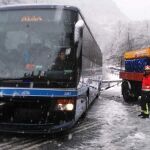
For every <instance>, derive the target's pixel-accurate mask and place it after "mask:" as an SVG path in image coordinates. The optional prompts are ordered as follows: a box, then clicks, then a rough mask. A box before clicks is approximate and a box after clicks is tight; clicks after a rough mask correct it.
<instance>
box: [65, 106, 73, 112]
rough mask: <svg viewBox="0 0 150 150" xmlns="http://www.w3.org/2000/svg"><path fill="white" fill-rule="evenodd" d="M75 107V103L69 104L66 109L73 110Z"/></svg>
mask: <svg viewBox="0 0 150 150" xmlns="http://www.w3.org/2000/svg"><path fill="white" fill-rule="evenodd" d="M73 108H74V105H73V104H67V105H66V110H68V111H72V110H73Z"/></svg>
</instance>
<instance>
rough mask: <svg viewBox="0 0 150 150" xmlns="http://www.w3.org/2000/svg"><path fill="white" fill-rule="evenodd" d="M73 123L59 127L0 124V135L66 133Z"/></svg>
mask: <svg viewBox="0 0 150 150" xmlns="http://www.w3.org/2000/svg"><path fill="white" fill-rule="evenodd" d="M74 124H75V121H74V120H72V121H69V122H65V123H63V124H61V125H54V124H51V123H50V124H49V123H47V124H23V123H21V124H20V123H0V132H1V133H19V134H21V133H22V134H23V133H25V134H53V133H59V132H62V131H66V130H68V129H70V128H71V127H73V125H74Z"/></svg>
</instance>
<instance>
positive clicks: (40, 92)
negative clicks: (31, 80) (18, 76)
mask: <svg viewBox="0 0 150 150" xmlns="http://www.w3.org/2000/svg"><path fill="white" fill-rule="evenodd" d="M2 96H43V97H75V96H77V90H75V89H73V90H69V89H68V90H66V89H65V90H63V89H59V90H58V89H28V88H0V97H2Z"/></svg>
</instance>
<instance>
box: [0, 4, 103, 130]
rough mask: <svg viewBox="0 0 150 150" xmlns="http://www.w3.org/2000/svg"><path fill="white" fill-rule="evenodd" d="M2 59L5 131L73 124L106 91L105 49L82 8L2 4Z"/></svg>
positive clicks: (0, 106)
mask: <svg viewBox="0 0 150 150" xmlns="http://www.w3.org/2000/svg"><path fill="white" fill-rule="evenodd" d="M0 64H1V65H0V131H1V132H15V133H16V132H17V133H53V132H59V131H63V130H66V129H68V128H71V127H72V126H73V125H74V124H75V123H76V122H77V121H78V119H79V118H80V117H81V116H82V115H83V114H84V113H85V111H86V110H87V109H88V107H89V105H90V104H91V103H92V101H93V100H94V99H95V98H96V96H98V95H99V92H100V86H101V77H102V53H101V50H100V48H99V47H98V45H97V43H96V41H95V39H94V37H93V35H92V34H91V31H90V30H89V27H88V26H87V24H86V22H85V20H84V18H83V16H82V14H81V13H80V11H79V9H78V8H76V7H71V6H55V5H22V6H21V5H20V6H19V5H18V6H6V7H0ZM92 79H94V80H96V81H93V80H92ZM97 80H99V82H97Z"/></svg>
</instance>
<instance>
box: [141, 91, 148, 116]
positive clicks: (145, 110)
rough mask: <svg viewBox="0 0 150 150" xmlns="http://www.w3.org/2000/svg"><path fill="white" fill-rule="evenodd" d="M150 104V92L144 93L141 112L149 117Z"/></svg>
mask: <svg viewBox="0 0 150 150" xmlns="http://www.w3.org/2000/svg"><path fill="white" fill-rule="evenodd" d="M149 103H150V91H142V97H141V103H140V105H141V112H142V113H143V114H146V115H149V111H150V110H149Z"/></svg>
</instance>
